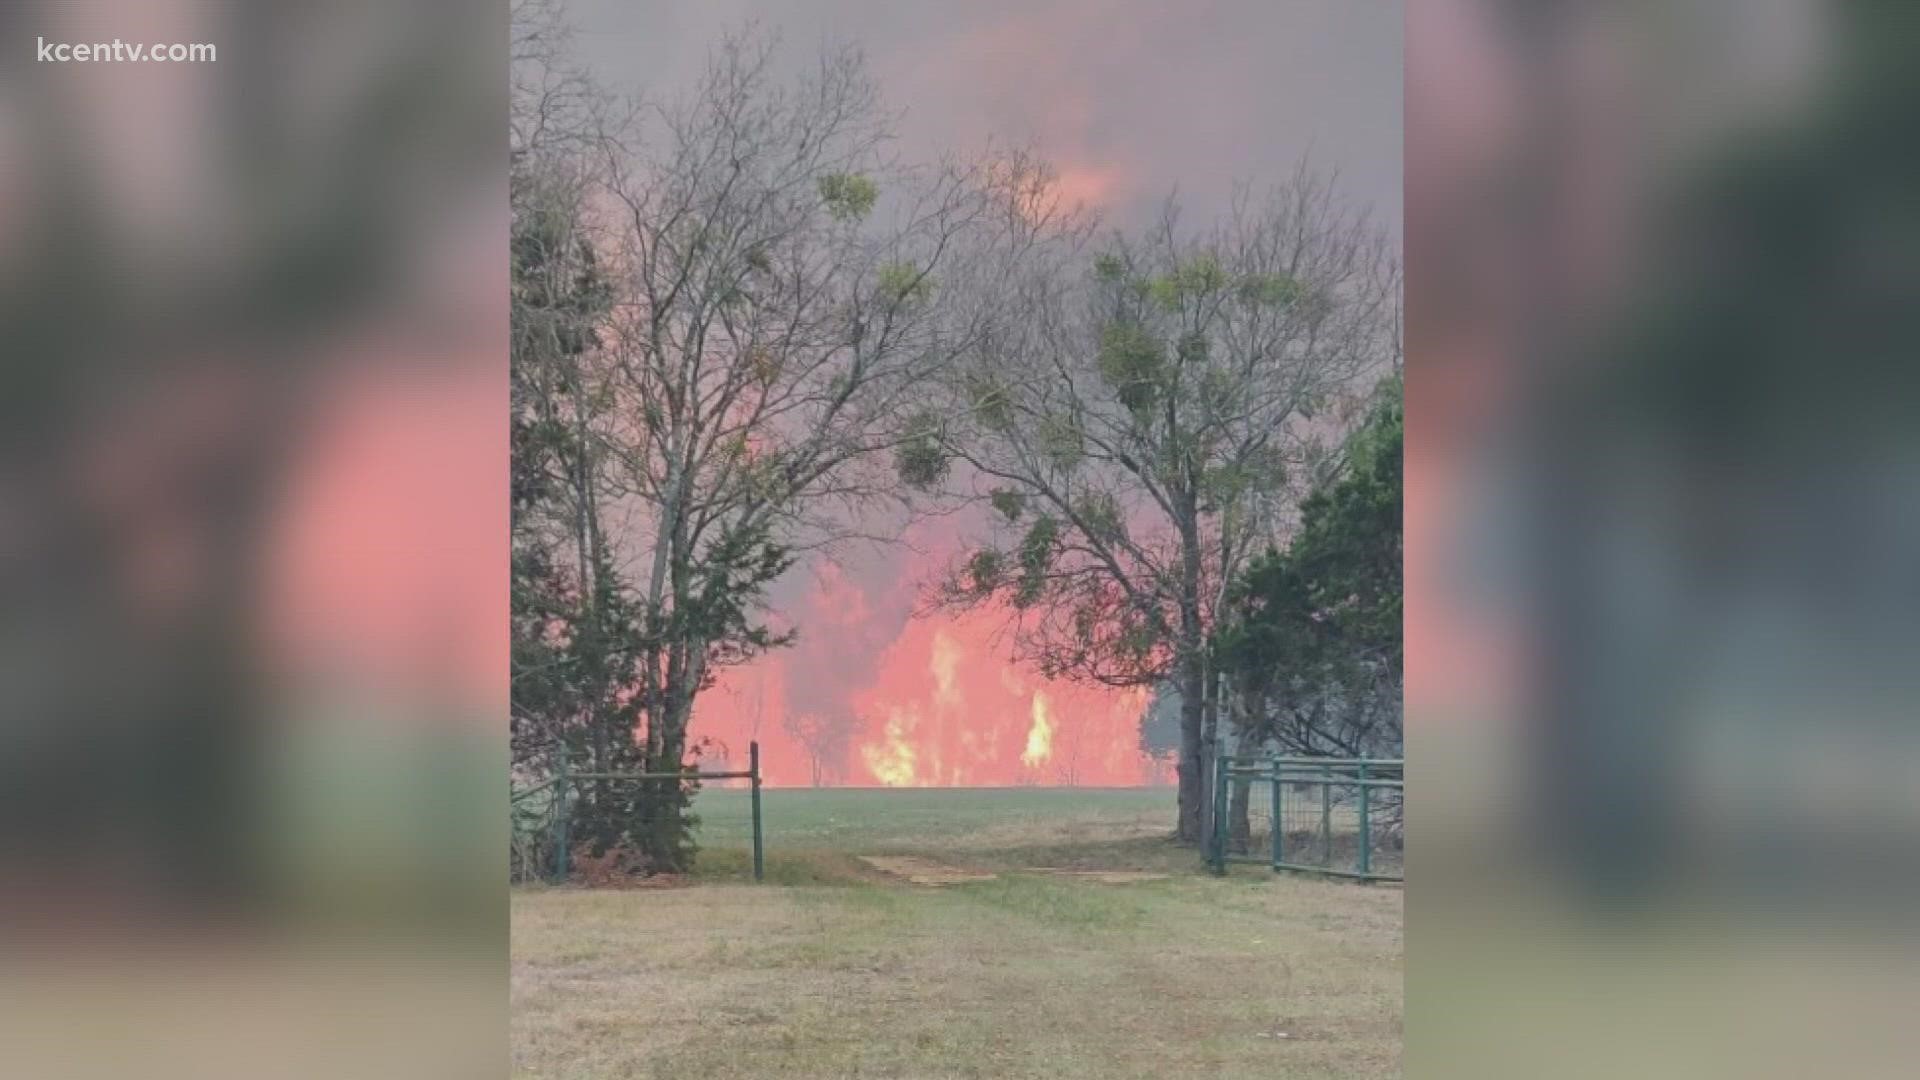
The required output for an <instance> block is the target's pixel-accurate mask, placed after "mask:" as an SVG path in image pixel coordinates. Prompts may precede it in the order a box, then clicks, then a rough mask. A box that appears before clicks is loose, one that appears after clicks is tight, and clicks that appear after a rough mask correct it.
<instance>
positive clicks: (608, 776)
mask: <svg viewBox="0 0 1920 1080" xmlns="http://www.w3.org/2000/svg"><path fill="white" fill-rule="evenodd" d="M688 780H746V781H748V782H749V785H750V788H751V793H752V794H751V806H752V813H753V880H755V881H763V880H765V878H766V849H765V841H764V833H763V831H762V829H761V821H760V744H759V743H758V742H751V743H748V744H747V768H746V770H745V771H742V772H693V771H689V772H677V773H669V772H658V773H595V772H581V773H574V772H569V771H568V770H567V768H566V762H565V761H564V760H563V761H561V763H560V768H559V769H558V770H557V771H556V772H555V774H554V775H553V776H552V777H549V778H548V779H546V780H543V781H541V782H539V783H537V784H533V785H531V786H529V787H525V788H521V789H518V790H515V791H514V792H513V795H512V798H511V800H510V802H511V806H512V812H513V821H514V827H513V835H514V841H515V843H516V845H518V844H520V843H521V841H522V838H524V837H529V836H539V837H540V838H541V839H543V840H544V841H545V849H546V851H545V854H546V856H547V858H548V859H549V860H550V865H551V869H550V870H548V871H547V873H546V874H545V875H544V876H545V878H546V880H547V881H549V882H556V883H557V882H564V881H566V880H567V877H568V874H569V872H570V866H569V862H570V854H569V853H570V851H571V846H570V844H569V841H568V837H567V826H568V822H569V820H570V818H571V814H570V813H569V807H570V806H571V802H572V798H573V792H574V788H575V785H578V784H584V783H595V782H600V781H614V782H619V781H635V782H654V783H658V782H661V781H678V782H682V783H684V782H686V781H688ZM514 860H515V861H516V862H525V861H527V859H526V858H524V857H523V856H522V854H521V853H520V852H519V851H518V850H516V852H515V853H514Z"/></svg>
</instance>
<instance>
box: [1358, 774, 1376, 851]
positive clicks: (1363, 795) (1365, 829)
mask: <svg viewBox="0 0 1920 1080" xmlns="http://www.w3.org/2000/svg"><path fill="white" fill-rule="evenodd" d="M1372 796H1373V785H1371V784H1369V783H1367V759H1366V758H1361V759H1360V876H1361V877H1363V878H1365V877H1371V876H1372V875H1373V820H1372V818H1371V817H1370V816H1369V814H1368V812H1367V810H1368V804H1369V803H1370V802H1371V801H1372Z"/></svg>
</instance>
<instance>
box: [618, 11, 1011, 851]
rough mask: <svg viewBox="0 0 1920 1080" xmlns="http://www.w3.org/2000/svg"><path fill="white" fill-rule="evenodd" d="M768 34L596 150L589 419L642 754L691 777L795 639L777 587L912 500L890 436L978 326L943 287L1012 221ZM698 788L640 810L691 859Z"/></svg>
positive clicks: (855, 95) (842, 68)
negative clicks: (600, 245)
mask: <svg viewBox="0 0 1920 1080" xmlns="http://www.w3.org/2000/svg"><path fill="white" fill-rule="evenodd" d="M774 55H775V50H774V46H773V43H772V42H770V41H769V40H767V39H765V38H763V37H759V36H756V35H753V34H745V35H741V36H736V37H732V38H729V39H727V40H726V41H724V42H723V43H722V44H721V45H720V46H719V48H718V49H717V50H716V51H715V52H714V54H713V55H712V57H711V58H710V61H709V64H708V67H707V69H706V73H705V76H704V78H703V79H702V81H701V82H700V84H699V85H698V86H697V87H696V88H695V89H694V91H693V92H692V94H690V95H689V96H687V97H686V98H684V99H682V100H680V101H677V102H673V103H668V104H665V105H662V106H659V107H657V108H653V109H650V110H648V111H646V112H644V113H642V114H640V115H639V116H638V117H637V118H636V119H635V120H634V122H633V123H632V125H631V126H629V127H626V128H622V129H619V130H616V131H610V132H609V133H608V134H607V135H606V137H605V138H604V139H603V140H602V142H601V154H602V164H603V167H604V170H605V173H606V175H607V177H608V182H607V185H606V189H605V193H604V194H605V199H604V201H605V204H606V206H607V207H608V208H609V213H608V215H607V239H606V240H605V241H604V244H605V246H606V248H607V250H608V251H609V252H610V253H611V257H612V260H613V262H614V263H615V265H616V268H615V269H614V270H612V271H610V274H611V276H612V278H613V281H614V303H613V308H612V312H611V315H610V316H609V318H608V319H607V320H606V323H605V325H604V326H603V327H602V329H601V340H602V349H601V357H602V360H603V370H604V379H603V380H602V381H601V382H600V383H599V384H598V385H597V386H596V387H595V389H594V391H593V396H594V399H595V401H596V402H597V403H599V404H604V405H608V406H609V407H608V408H607V409H606V410H605V412H604V413H601V414H598V415H599V418H600V420H601V422H600V423H599V424H598V426H597V427H596V429H595V431H594V438H595V439H596V441H597V445H598V448H599V453H600V455H601V456H602V460H603V463H604V466H605V468H604V475H603V476H602V477H601V479H600V483H601V485H602V494H601V502H602V504H603V506H605V507H610V508H612V507H617V508H618V513H617V517H618V518H619V521H618V524H617V526H615V535H613V536H612V537H611V538H610V543H611V544H613V545H614V546H615V548H616V549H617V550H618V551H620V552H621V553H622V556H623V561H622V564H621V566H622V572H623V573H630V575H631V580H632V591H633V594H634V597H635V602H636V605H637V608H638V610H639V612H640V616H639V624H640V628H641V633H640V635H639V638H640V641H639V644H638V646H637V649H638V655H637V656H636V657H635V665H634V681H635V683H636V692H635V694H634V696H633V699H632V700H633V702H634V704H635V707H636V710H637V715H638V729H639V740H640V745H641V746H642V747H643V754H644V758H645V762H646V767H647V768H649V769H652V770H676V769H679V768H680V767H681V766H682V762H683V760H684V758H685V756H686V754H687V751H688V745H687V728H688V722H689V719H690V717H691V715H692V710H693V703H694V699H695V697H696V695H697V694H699V693H700V692H701V691H702V690H703V689H705V688H707V687H708V686H709V685H710V684H711V682H712V679H713V677H714V674H715V672H716V670H717V669H718V668H720V667H722V666H725V665H731V664H738V663H742V662H745V661H747V660H750V659H751V658H753V657H754V656H756V655H758V654H760V653H762V652H764V651H765V650H767V649H771V648H775V647H778V646H780V645H782V644H784V643H785V642H787V641H788V640H789V639H790V632H789V631H788V630H787V629H786V628H784V627H781V626H778V625H775V621H774V619H773V617H772V614H771V613H770V612H769V611H768V610H767V607H766V602H765V599H766V598H765V589H766V587H767V586H768V585H769V584H770V583H771V582H772V581H774V580H775V579H777V578H778V577H779V575H781V574H782V573H783V572H785V570H786V569H787V568H788V567H789V566H790V565H791V564H792V562H793V561H794V560H795V558H796V557H797V556H798V554H799V553H801V552H803V551H805V550H807V549H809V548H812V547H816V546H821V545H827V544H832V543H835V542H838V541H842V540H845V539H848V538H851V537H856V536H870V535H874V534H875V533H876V531H879V530H881V529H882V528H883V525H884V522H886V521H887V520H888V518H889V515H897V511H898V510H899V509H901V508H902V507H904V505H905V502H904V499H903V497H902V495H901V494H900V492H901V486H900V483H899V476H898V474H897V473H896V470H895V461H894V458H893V457H891V456H890V455H889V452H891V451H896V450H899V449H900V448H902V447H903V446H906V445H908V444H910V443H912V441H913V440H914V439H915V438H916V437H918V435H919V434H920V433H921V432H923V431H924V429H925V427H926V423H927V421H926V419H925V417H924V415H923V410H922V405H923V403H924V387H925V384H926V382H927V380H928V379H930V378H931V377H932V376H933V375H934V374H935V373H936V372H937V371H938V370H940V368H941V367H942V366H943V365H944V364H946V363H948V362H949V361H950V360H951V359H952V358H953V357H954V356H956V355H958V354H959V353H960V352H962V351H964V350H966V349H968V348H971V347H972V346H973V345H974V344H975V341H976V338H977V327H978V324H979V323H980V321H981V320H980V317H979V314H978V312H977V310H976V309H973V308H970V307H969V306H967V305H964V304H957V303H952V302H949V301H948V296H949V295H951V296H954V297H964V296H966V295H968V293H967V291H966V290H964V289H955V290H950V289H949V286H950V285H952V284H955V283H957V282H960V281H963V280H966V279H967V278H969V277H971V276H973V275H974V274H975V273H976V271H973V270H969V269H968V267H969V266H972V265H976V264H978V263H979V262H980V261H981V260H983V259H984V258H986V257H988V255H989V254H990V253H992V252H995V251H998V250H1001V249H1002V248H1004V247H1005V246H1006V245H1007V244H1008V243H1009V242H1012V241H1016V240H1018V239H1019V236H1018V234H1016V233H1014V232H1012V231H1010V230H1007V229H1005V228H1003V227H1000V226H999V224H998V219H997V218H996V216H995V215H994V213H993V210H994V209H995V207H996V206H997V205H998V203H997V202H996V200H995V199H994V198H993V197H992V195H991V189H992V186H993V184H994V183H995V182H996V180H997V179H998V178H999V177H1000V176H1001V174H1000V173H999V172H996V171H995V170H991V169H987V168H984V167H966V166H960V165H946V166H942V167H938V168H927V169H908V168H902V167H899V166H897V165H895V164H894V163H892V162H891V161H890V160H889V159H888V158H887V156H886V155H885V153H884V150H885V148H886V145H887V143H888V141H889V139H890V136H891V129H890V126H889V117H888V116H887V115H886V114H885V113H884V112H882V111H881V109H880V107H879V104H878V100H877V96H876V93H875V89H874V86H873V84H872V83H871V82H870V80H869V79H868V77H867V74H866V71H865V67H864V64H863V62H862V60H861V58H860V56H859V54H858V53H857V52H855V51H852V50H839V51H829V52H827V53H825V54H823V55H822V56H821V57H820V58H819V62H818V63H817V64H816V65H814V66H813V68H812V69H811V71H810V73H809V74H808V75H806V76H805V77H803V78H801V79H800V80H798V81H797V82H795V83H794V84H792V85H781V84H780V83H779V81H778V80H776V79H775V78H774V76H773V70H772V68H773V58H774ZM683 809H684V800H682V799H671V800H665V801H663V802H661V803H660V804H659V805H656V806H651V807H644V808H642V810H641V815H642V817H643V818H645V819H647V821H648V822H649V824H648V826H647V829H648V832H649V833H650V838H646V839H643V840H642V844H643V846H644V847H647V848H648V849H649V852H650V854H651V855H652V857H653V858H654V860H655V862H656V863H657V864H661V865H673V864H674V863H676V862H678V861H684V855H683V854H676V853H679V852H683V851H684V849H685V845H684V843H683V841H682V832H683V827H684V814H683Z"/></svg>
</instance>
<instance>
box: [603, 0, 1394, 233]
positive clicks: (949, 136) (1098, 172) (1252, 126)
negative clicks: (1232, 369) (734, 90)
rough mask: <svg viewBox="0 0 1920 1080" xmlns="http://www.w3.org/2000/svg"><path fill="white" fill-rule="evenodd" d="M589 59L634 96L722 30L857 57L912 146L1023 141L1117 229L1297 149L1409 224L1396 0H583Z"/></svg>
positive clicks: (1207, 210) (921, 155)
mask: <svg viewBox="0 0 1920 1080" xmlns="http://www.w3.org/2000/svg"><path fill="white" fill-rule="evenodd" d="M571 11H572V13H573V20H574V22H575V24H576V26H577V27H578V30H579V42H578V43H579V46H580V49H581V52H582V53H583V55H584V56H585V58H586V60H587V62H588V63H589V64H591V65H592V66H593V67H594V68H595V69H596V70H597V71H598V72H599V73H600V74H601V76H602V77H603V78H605V79H606V80H607V81H608V82H610V83H612V84H614V85H615V86H617V87H619V88H621V89H626V90H651V91H666V92H678V91H679V90H681V89H683V88H685V87H687V86H688V85H689V84H690V83H691V81H692V80H693V78H694V76H695V75H696V74H697V72H698V71H699V68H700V65H701V64H702V63H703V62H704V59H705V55H706V52H707V49H708V48H709V46H710V45H711V43H712V42H713V41H714V40H715V39H716V38H718V36H719V35H720V34H721V33H723V32H724V31H725V30H727V29H729V28H731V27H736V26H739V25H741V24H742V23H744V22H745V21H747V20H756V21H758V22H760V23H761V24H762V25H764V26H766V27H769V28H772V29H777V30H778V31H779V32H780V33H781V34H782V36H783V40H784V42H785V49H784V52H785V57H784V59H785V60H786V61H788V62H789V63H799V62H801V61H804V60H806V59H809V58H810V57H811V55H812V53H813V52H814V51H815V50H816V49H817V47H818V46H819V44H820V43H821V42H822V41H829V42H841V41H852V42H855V43H857V44H859V45H860V46H861V47H863V48H864V49H865V50H866V53H867V56H868V59H869V61H870V62H871V64H872V67H873V70H874V72H875V74H876V75H877V76H878V78H879V81H880V83H881V86H882V90H883V93H884V94H885V96H886V100H887V104H888V106H889V107H891V108H895V109H903V110H905V113H906V115H905V117H904V119H903V120H902V121H901V131H900V135H901V139H902V149H903V151H904V152H905V153H906V154H907V155H908V156H909V157H911V158H914V159H921V160H924V159H927V158H931V157H934V156H936V155H938V154H939V153H941V152H942V151H967V150H972V149H977V148H978V147H980V146H981V145H983V144H984V143H985V141H986V140H987V138H988V137H989V136H991V137H993V138H995V139H997V140H1000V141H1004V142H1012V143H1018V144H1031V145H1033V146H1035V147H1036V148H1037V149H1039V150H1040V151H1041V153H1042V154H1044V155H1045V156H1046V157H1047V158H1049V159H1050V160H1051V161H1052V162H1053V163H1054V164H1055V166H1056V167H1057V168H1058V169H1060V170H1061V172H1062V174H1063V177H1064V179H1065V181H1066V184H1067V187H1068V188H1069V190H1071V191H1073V192H1074V193H1076V194H1080V195H1084V196H1086V197H1088V198H1089V199H1090V201H1093V202H1095V203H1097V204H1100V205H1101V206H1102V207H1103V208H1104V209H1105V210H1106V211H1107V212H1108V214H1109V216H1110V218H1111V219H1113V220H1116V221H1118V222H1124V221H1126V220H1129V219H1137V218H1138V217H1140V216H1142V215H1144V214H1146V213H1149V212H1151V210H1152V209H1153V208H1154V207H1156V206H1157V205H1158V203H1159V201H1160V200H1161V199H1162V198H1164V197H1165V196H1166V194H1167V193H1168V192H1170V191H1172V190H1173V189H1174V188H1175V187H1176V186H1178V188H1179V190H1180V192H1181V197H1182V203H1183V204H1184V205H1186V206H1187V207H1188V211H1187V212H1188V213H1189V214H1190V215H1196V216H1198V215H1204V214H1211V213H1212V212H1213V211H1215V210H1217V209H1218V208H1219V207H1220V206H1221V205H1222V204H1223V202H1224V200H1225V198H1226V196H1227V194H1228V192H1229V191H1230V189H1231V186H1232V184H1233V182H1234V181H1236V180H1246V181H1252V182H1254V183H1256V184H1260V183H1265V182H1270V181H1271V180H1273V179H1276V178H1278V177H1280V176H1282V175H1284V174H1285V173H1286V172H1287V171H1288V170H1290V169H1291V168H1292V166H1293V163H1294V162H1295V161H1296V160H1297V159H1298V158H1299V157H1300V155H1301V154H1303V153H1309V152H1310V153H1311V154H1312V157H1313V160H1314V161H1315V162H1316V163H1317V164H1318V165H1320V166H1321V167H1323V168H1337V169H1338V170H1339V171H1340V173H1341V175H1342V177H1343V178H1344V180H1345V184H1344V187H1345V189H1346V190H1347V191H1348V193H1349V195H1350V197H1351V198H1353V199H1354V200H1356V201H1357V202H1361V203H1364V204H1366V205H1369V206H1371V207H1372V208H1373V210H1374V213H1375V215H1376V217H1377V219H1378V220H1380V221H1382V222H1383V223H1385V224H1387V225H1388V226H1389V227H1390V228H1392V229H1393V231H1394V232H1395V233H1396V234H1398V232H1399V228H1400V209H1401V207H1400V171H1401V169H1400V147H1401V138H1400V136H1401V74H1400V73H1401V56H1400V49H1401V3H1400V0H572V4H571Z"/></svg>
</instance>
